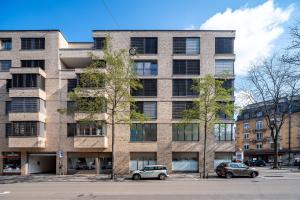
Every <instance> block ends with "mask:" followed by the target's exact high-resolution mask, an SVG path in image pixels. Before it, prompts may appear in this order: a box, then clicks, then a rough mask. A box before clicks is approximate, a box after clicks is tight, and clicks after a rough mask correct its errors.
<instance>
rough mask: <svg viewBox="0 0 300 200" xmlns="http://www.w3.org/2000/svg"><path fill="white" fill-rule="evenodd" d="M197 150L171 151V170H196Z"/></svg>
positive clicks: (197, 164)
mask: <svg viewBox="0 0 300 200" xmlns="http://www.w3.org/2000/svg"><path fill="white" fill-rule="evenodd" d="M198 155H199V154H198V152H180V153H174V152H173V153H172V171H175V172H198V171H199V157H198Z"/></svg>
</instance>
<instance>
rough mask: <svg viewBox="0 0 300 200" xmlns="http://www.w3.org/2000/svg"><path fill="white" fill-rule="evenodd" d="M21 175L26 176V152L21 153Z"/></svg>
mask: <svg viewBox="0 0 300 200" xmlns="http://www.w3.org/2000/svg"><path fill="white" fill-rule="evenodd" d="M21 175H28V155H27V152H24V151H22V152H21Z"/></svg>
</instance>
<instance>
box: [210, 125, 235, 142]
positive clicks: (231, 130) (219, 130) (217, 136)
mask: <svg viewBox="0 0 300 200" xmlns="http://www.w3.org/2000/svg"><path fill="white" fill-rule="evenodd" d="M228 125H230V138H227V127H228ZM216 126H218V132H216ZM221 126H224V127H225V128H224V138H222V135H221V134H222V133H221ZM233 134H234V124H233V123H217V124H215V129H214V135H215V140H216V141H234V138H233Z"/></svg>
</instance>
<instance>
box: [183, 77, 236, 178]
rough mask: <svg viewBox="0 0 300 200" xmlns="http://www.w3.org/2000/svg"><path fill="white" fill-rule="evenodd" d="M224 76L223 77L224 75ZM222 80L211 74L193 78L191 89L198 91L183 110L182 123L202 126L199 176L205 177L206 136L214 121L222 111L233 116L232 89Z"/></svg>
mask: <svg viewBox="0 0 300 200" xmlns="http://www.w3.org/2000/svg"><path fill="white" fill-rule="evenodd" d="M224 78H225V77H224ZM223 83H224V81H223V80H221V79H220V80H219V79H215V78H214V77H213V76H212V75H206V76H204V77H203V78H198V79H194V84H193V87H192V89H193V90H194V91H195V92H197V93H198V95H197V97H196V98H195V99H194V101H193V106H192V108H190V109H187V110H185V111H184V112H183V121H184V123H190V122H191V121H193V123H194V122H196V123H199V127H204V141H203V147H204V148H203V166H202V174H201V173H200V174H201V178H207V171H206V166H207V165H206V153H207V137H208V134H210V133H213V131H212V130H213V128H214V125H215V123H218V122H219V114H220V113H224V114H226V115H227V116H229V117H230V118H232V117H233V112H234V105H233V103H232V96H231V92H232V89H226V88H225V87H223Z"/></svg>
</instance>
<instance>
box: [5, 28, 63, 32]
mask: <svg viewBox="0 0 300 200" xmlns="http://www.w3.org/2000/svg"><path fill="white" fill-rule="evenodd" d="M29 31H33V32H38V31H47V32H50V31H53V32H61V31H60V30H59V29H39V30H33V29H32V30H30V29H23V30H22V29H19V30H16V29H14V30H0V32H29Z"/></svg>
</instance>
